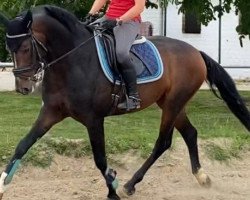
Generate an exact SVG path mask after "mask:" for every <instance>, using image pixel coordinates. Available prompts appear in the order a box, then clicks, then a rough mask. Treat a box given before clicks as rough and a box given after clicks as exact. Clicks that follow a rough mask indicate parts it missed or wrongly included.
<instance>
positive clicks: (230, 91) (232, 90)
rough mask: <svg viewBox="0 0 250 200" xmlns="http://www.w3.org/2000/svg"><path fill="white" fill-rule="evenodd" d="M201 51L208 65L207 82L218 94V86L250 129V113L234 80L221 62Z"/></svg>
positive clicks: (226, 100) (229, 104)
mask: <svg viewBox="0 0 250 200" xmlns="http://www.w3.org/2000/svg"><path fill="white" fill-rule="evenodd" d="M200 53H201V56H202V58H203V59H204V61H205V64H206V67H207V82H208V84H209V86H210V88H211V90H212V92H213V93H214V94H215V95H216V96H217V94H216V89H215V87H216V88H218V90H219V92H220V96H221V97H222V99H223V100H224V101H225V102H226V103H227V105H228V107H229V109H230V110H231V111H232V112H233V113H234V115H235V116H236V117H237V118H238V119H239V120H240V121H241V122H242V124H243V125H244V126H245V127H246V128H247V130H248V131H250V114H249V111H248V109H247V107H246V105H245V103H244V101H243V100H242V98H241V96H240V94H239V93H238V91H237V89H236V86H235V83H234V81H233V80H232V78H231V77H230V76H229V74H228V73H227V72H226V70H225V69H224V68H223V67H222V66H221V65H220V64H219V63H217V62H216V61H215V60H213V59H212V58H211V57H209V56H208V55H207V54H205V53H204V52H202V51H201V52H200ZM217 97H218V96H217Z"/></svg>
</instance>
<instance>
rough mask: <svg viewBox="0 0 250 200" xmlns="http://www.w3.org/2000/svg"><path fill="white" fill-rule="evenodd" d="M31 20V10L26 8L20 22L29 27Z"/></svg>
mask: <svg viewBox="0 0 250 200" xmlns="http://www.w3.org/2000/svg"><path fill="white" fill-rule="evenodd" d="M32 21H33V18H32V12H31V11H30V10H28V11H27V13H26V15H25V17H24V18H23V21H22V22H23V24H24V25H25V26H26V27H27V28H30V27H31V24H32Z"/></svg>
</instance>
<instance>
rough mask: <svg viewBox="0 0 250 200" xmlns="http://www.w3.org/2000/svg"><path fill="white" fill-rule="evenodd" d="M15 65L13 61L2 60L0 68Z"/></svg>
mask: <svg viewBox="0 0 250 200" xmlns="http://www.w3.org/2000/svg"><path fill="white" fill-rule="evenodd" d="M13 66H14V63H13V62H0V68H5V67H13Z"/></svg>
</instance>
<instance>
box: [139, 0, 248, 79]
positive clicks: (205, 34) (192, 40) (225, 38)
mask: <svg viewBox="0 0 250 200" xmlns="http://www.w3.org/2000/svg"><path fill="white" fill-rule="evenodd" d="M213 2H214V5H216V3H218V0H214V1H213ZM182 17H183V16H182V14H180V15H178V7H177V6H175V5H172V4H169V6H168V8H167V36H168V37H172V38H176V39H180V40H183V41H185V42H187V43H189V44H191V45H193V46H194V47H196V48H197V49H199V50H202V51H204V52H206V53H207V54H208V55H210V56H211V57H212V58H214V59H215V60H216V61H218V58H219V20H218V19H217V20H214V21H212V22H210V23H209V25H208V26H207V27H206V26H202V28H201V34H186V33H183V32H182ZM142 19H143V21H150V22H152V23H153V28H154V29H153V33H154V35H160V34H162V22H161V19H162V17H161V9H146V10H144V13H143V15H142ZM238 21H239V17H238V16H236V15H235V13H234V11H232V12H231V13H229V14H225V15H223V16H222V26H221V65H222V66H224V67H230V66H234V67H235V66H237V67H239V68H238V69H227V68H226V70H227V71H228V72H229V73H230V74H231V76H233V78H236V79H245V78H249V77H250V69H243V68H240V67H250V41H249V39H248V38H247V39H244V42H243V47H241V46H240V42H239V35H238V34H237V32H236V30H235V28H236V26H237V25H238Z"/></svg>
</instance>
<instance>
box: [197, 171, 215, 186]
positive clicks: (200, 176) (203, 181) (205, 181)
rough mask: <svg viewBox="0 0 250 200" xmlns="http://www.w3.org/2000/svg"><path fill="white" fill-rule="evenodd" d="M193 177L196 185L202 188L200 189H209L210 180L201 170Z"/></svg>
mask: <svg viewBox="0 0 250 200" xmlns="http://www.w3.org/2000/svg"><path fill="white" fill-rule="evenodd" d="M195 177H196V179H197V181H198V183H199V184H200V185H201V186H202V187H205V188H210V187H211V185H212V181H211V179H210V178H209V176H208V175H206V174H205V173H204V171H203V170H202V169H200V170H199V171H198V173H197V174H195Z"/></svg>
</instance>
